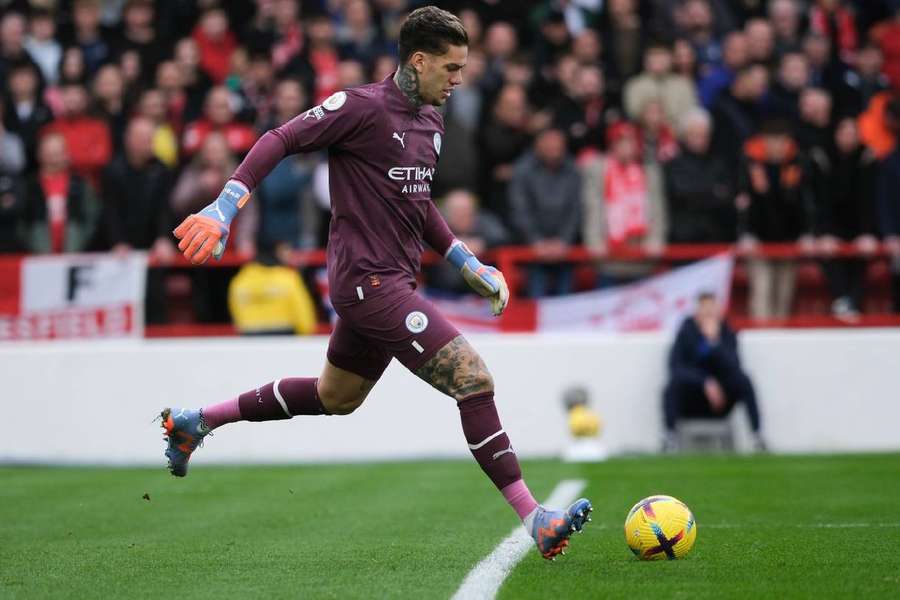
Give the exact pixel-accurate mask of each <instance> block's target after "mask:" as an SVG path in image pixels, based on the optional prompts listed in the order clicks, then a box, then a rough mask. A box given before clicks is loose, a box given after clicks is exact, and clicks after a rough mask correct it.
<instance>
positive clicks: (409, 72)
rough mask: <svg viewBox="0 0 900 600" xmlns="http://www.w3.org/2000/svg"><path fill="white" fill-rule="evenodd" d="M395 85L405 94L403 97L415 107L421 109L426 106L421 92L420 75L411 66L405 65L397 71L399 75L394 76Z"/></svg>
mask: <svg viewBox="0 0 900 600" xmlns="http://www.w3.org/2000/svg"><path fill="white" fill-rule="evenodd" d="M394 83H396V84H397V87H398V88H400V91H401V92H403V95H404V96H406V99H407V100H409V101H410V103H411V104H412V105H413V106H415V107H416V108H421V106H422V105H423V104H425V101H424V100H422V95H421V93H420V92H419V73H418V71H416V70H415V69H414V68H413V67H412V66H411V65H403V66H402V67H400V68H399V69H397V74H396V75H394Z"/></svg>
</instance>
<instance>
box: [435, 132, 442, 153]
mask: <svg viewBox="0 0 900 600" xmlns="http://www.w3.org/2000/svg"><path fill="white" fill-rule="evenodd" d="M434 150H435V152H437V153H438V154H440V153H441V134H439V133H435V134H434Z"/></svg>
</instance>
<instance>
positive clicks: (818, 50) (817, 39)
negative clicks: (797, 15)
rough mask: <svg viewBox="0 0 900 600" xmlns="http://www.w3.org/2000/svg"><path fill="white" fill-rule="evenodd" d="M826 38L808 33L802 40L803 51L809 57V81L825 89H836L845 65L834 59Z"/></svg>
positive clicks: (829, 43)
mask: <svg viewBox="0 0 900 600" xmlns="http://www.w3.org/2000/svg"><path fill="white" fill-rule="evenodd" d="M831 49H832V46H831V42H830V41H829V39H828V38H826V37H822V36H820V35H816V34H809V35H807V36H806V37H805V38H804V40H803V53H804V54H805V55H806V58H807V59H809V68H810V77H809V82H810V84H811V85H815V86H818V87H821V88H824V89H826V90H833V89H837V87H838V86H839V85H840V83H841V79H843V71H844V68H845V65H844V64H843V63H841V62H840V61H838V60H835V58H834V55H833V54H832V52H831Z"/></svg>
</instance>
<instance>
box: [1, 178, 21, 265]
mask: <svg viewBox="0 0 900 600" xmlns="http://www.w3.org/2000/svg"><path fill="white" fill-rule="evenodd" d="M24 213H25V193H24V191H23V189H22V184H21V182H20V179H19V178H18V177H13V176H11V175H5V174H2V173H0V254H7V253H12V254H18V253H20V252H24V251H25V249H26V248H25V244H24V242H23V240H22V228H23V224H24V220H23V217H24Z"/></svg>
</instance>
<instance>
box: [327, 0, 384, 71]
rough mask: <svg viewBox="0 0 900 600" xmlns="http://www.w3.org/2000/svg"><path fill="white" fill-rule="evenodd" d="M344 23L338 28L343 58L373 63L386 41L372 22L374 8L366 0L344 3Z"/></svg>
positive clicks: (350, 0)
mask: <svg viewBox="0 0 900 600" xmlns="http://www.w3.org/2000/svg"><path fill="white" fill-rule="evenodd" d="M343 8H344V23H343V26H342V27H339V28H338V31H337V40H338V48H339V52H340V55H341V58H342V59H344V60H347V59H350V60H355V61H358V62H360V63H362V64H371V63H372V61H373V60H375V57H376V56H377V55H378V54H380V53H381V52H382V51H383V50H384V48H385V43H384V40H383V39H382V38H381V33H380V32H379V31H378V28H377V27H375V24H374V23H373V22H372V9H371V8H369V3H368V2H367V1H366V0H348V1H347V2H345V3H344V7H343Z"/></svg>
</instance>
